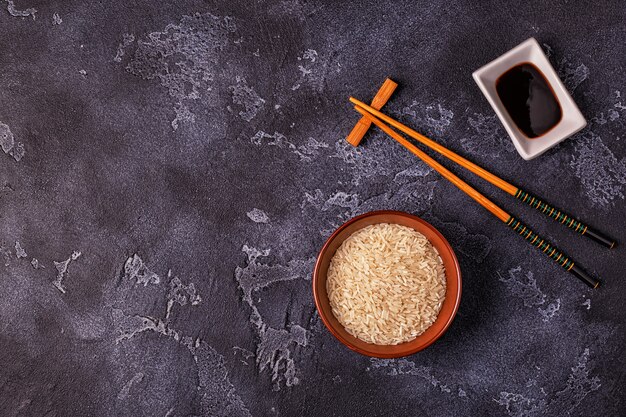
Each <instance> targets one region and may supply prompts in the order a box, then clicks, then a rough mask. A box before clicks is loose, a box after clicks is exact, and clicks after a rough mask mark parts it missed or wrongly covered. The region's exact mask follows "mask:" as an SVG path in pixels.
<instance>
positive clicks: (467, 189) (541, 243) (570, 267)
mask: <svg viewBox="0 0 626 417" xmlns="http://www.w3.org/2000/svg"><path fill="white" fill-rule="evenodd" d="M355 109H356V111H358V112H359V113H361V114H362V115H363V116H364V117H367V118H368V119H369V121H370V122H371V123H374V124H375V125H376V126H377V127H379V128H380V129H381V130H382V131H383V132H385V133H386V134H387V135H389V136H391V137H392V138H393V139H395V140H396V141H398V142H399V143H400V144H401V145H402V146H404V147H405V148H406V149H408V150H409V151H410V152H411V153H413V154H414V155H415V156H417V157H418V158H420V159H421V160H422V161H424V162H425V163H426V164H427V165H428V166H430V167H431V168H433V169H434V170H435V171H437V172H438V173H440V174H441V175H442V176H443V177H444V178H446V179H447V180H448V181H450V182H451V183H452V184H454V185H455V186H456V187H458V188H459V189H460V190H461V191H463V192H464V193H465V194H467V195H469V196H470V197H471V198H473V199H474V200H475V201H477V202H478V204H480V205H481V206H483V207H484V208H486V209H487V210H489V212H490V213H492V214H493V215H494V216H496V217H497V218H498V219H500V220H501V221H503V222H504V223H506V224H507V226H509V227H511V228H512V229H513V230H514V231H516V232H517V233H518V234H520V235H521V236H523V237H524V238H525V239H526V240H528V241H529V242H530V243H531V244H532V245H533V246H535V247H537V248H538V249H539V250H541V251H542V252H543V253H546V254H547V255H548V256H549V257H551V258H552V259H553V260H554V261H556V262H557V263H558V264H559V265H560V266H561V267H563V268H564V269H565V270H567V271H569V272H571V273H572V274H574V275H576V276H577V277H578V278H580V279H581V280H582V281H583V282H585V283H586V284H587V285H589V286H590V287H592V288H597V287H598V286H599V285H600V281H598V280H597V279H595V278H593V277H592V276H590V275H589V274H587V273H586V272H585V271H584V270H582V269H581V268H579V267H578V266H577V265H575V264H574V261H572V260H571V259H570V258H569V257H568V256H566V255H565V254H564V253H563V252H561V251H560V250H558V249H557V248H556V247H554V246H553V245H551V244H550V243H548V242H547V241H546V240H545V239H543V238H541V237H540V236H539V235H537V234H536V233H535V232H533V231H532V230H531V229H530V228H528V226H526V225H524V224H523V223H522V222H520V221H519V220H517V219H516V218H514V217H513V216H511V215H510V214H508V213H507V212H506V211H504V210H503V209H501V208H500V207H498V206H497V205H496V204H495V203H493V202H492V201H491V200H489V199H488V198H487V197H485V196H484V195H482V194H481V193H480V192H479V191H477V190H476V189H474V188H473V187H472V186H470V185H469V184H467V183H466V182H465V181H463V180H462V179H460V178H459V177H457V176H456V175H455V174H453V173H452V172H450V171H449V170H448V169H447V168H446V167H444V166H443V165H441V164H440V163H439V162H437V161H435V160H434V159H433V158H431V157H430V156H428V155H427V154H426V153H424V152H423V151H422V150H421V149H419V148H418V147H417V146H415V145H413V144H412V143H411V142H409V141H408V140H407V139H406V138H404V137H403V136H402V135H400V134H399V133H397V132H395V131H394V130H393V129H391V128H390V127H389V126H387V125H386V124H385V123H384V122H383V121H381V120H380V119H378V118H376V117H374V116H373V115H372V114H370V113H369V112H367V111H366V110H365V109H364V108H362V107H360V106H355Z"/></svg>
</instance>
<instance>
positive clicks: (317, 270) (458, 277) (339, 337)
mask: <svg viewBox="0 0 626 417" xmlns="http://www.w3.org/2000/svg"><path fill="white" fill-rule="evenodd" d="M375 215H398V216H402V217H407V218H410V219H412V220H415V221H417V222H419V223H422V224H423V225H424V226H426V227H427V228H429V229H430V230H432V231H433V232H434V233H435V235H437V236H438V237H439V238H440V239H441V241H442V242H443V244H444V247H445V248H446V249H447V250H448V251H449V252H450V255H451V257H452V260H453V263H454V271H455V276H456V281H457V283H458V291H457V292H456V297H455V299H454V305H453V308H452V311H451V313H450V315H449V317H447V318H446V320H445V323H444V324H443V326H442V327H441V329H440V330H439V331H438V332H437V333H435V334H434V335H433V336H432V338H431V339H430V340H428V341H427V342H426V343H424V344H422V345H418V346H416V347H415V348H412V349H409V350H407V351H405V352H401V353H397V354H393V353H390V354H385V353H374V352H370V351H367V350H364V349H362V348H361V347H358V346H355V345H354V344H352V342H350V341H349V340H347V339H346V338H344V337H343V336H342V335H341V334H339V333H338V332H337V331H336V330H335V329H334V327H333V326H332V325H331V323H330V321H329V320H328V318H327V317H326V316H325V314H324V313H323V312H322V311H323V310H322V309H321V307H320V305H321V300H320V294H319V292H318V289H317V285H316V283H317V281H318V280H319V275H320V268H321V263H322V258H323V255H324V254H325V253H326V252H327V251H328V247H329V246H330V244H331V242H333V241H334V240H335V239H336V238H337V236H338V235H339V234H340V233H341V232H342V231H343V230H344V229H346V228H347V227H348V226H350V225H351V224H353V223H356V222H358V221H360V220H362V219H364V218H367V217H372V216H375ZM312 278H313V279H312V280H311V281H312V282H311V283H312V286H313V299H314V301H315V308H316V309H317V313H318V315H319V316H320V318H321V319H322V322H323V323H324V326H326V328H327V329H328V331H329V332H330V333H331V334H332V335H333V336H334V337H335V338H336V339H337V340H339V341H340V342H341V343H342V344H343V345H345V346H346V347H348V348H349V349H350V350H353V351H355V352H357V353H360V354H362V355H365V356H369V357H374V358H385V359H390V358H401V357H405V356H409V355H412V354H414V353H417V352H419V351H421V350H424V349H426V348H427V347H429V346H430V345H432V344H433V343H435V342H436V341H437V340H439V338H440V337H441V336H442V335H443V334H444V333H445V332H446V330H448V328H449V327H450V325H451V324H452V322H453V321H454V318H455V317H456V314H457V311H458V309H459V305H460V304H461V292H462V277H461V267H460V264H459V260H458V258H457V257H456V253H455V252H454V250H453V249H452V246H451V245H450V243H449V242H448V240H447V239H446V238H445V237H444V236H443V235H442V234H441V232H439V230H437V229H436V228H435V227H434V226H433V225H431V224H430V223H428V222H427V221H425V220H423V219H422V218H420V217H418V216H415V215H413V214H410V213H406V212H403V211H396V210H376V211H369V212H367V213H363V214H360V215H358V216H355V217H353V218H351V219H350V220H348V221H346V222H345V223H343V224H342V225H341V226H339V227H338V228H337V229H336V230H335V231H334V232H333V233H332V234H331V235H330V236H329V237H328V239H326V242H324V245H323V246H322V248H321V249H320V251H319V254H318V255H317V259H316V261H315V267H314V269H313V277H312ZM331 314H332V313H331ZM414 340H415V339H413V340H411V341H409V342H405V343H412V342H413V341H414Z"/></svg>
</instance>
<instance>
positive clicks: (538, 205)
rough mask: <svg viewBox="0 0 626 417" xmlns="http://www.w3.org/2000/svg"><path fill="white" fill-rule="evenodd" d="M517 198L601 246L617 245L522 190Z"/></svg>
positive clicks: (519, 189) (517, 194) (518, 190)
mask: <svg viewBox="0 0 626 417" xmlns="http://www.w3.org/2000/svg"><path fill="white" fill-rule="evenodd" d="M515 197H516V198H518V199H519V200H522V201H523V202H524V203H526V204H528V205H529V206H531V207H532V208H535V209H537V210H539V211H540V212H542V213H543V214H545V215H546V216H548V217H552V218H553V219H554V220H556V221H557V222H559V223H561V224H564V225H565V226H567V227H569V228H570V229H574V231H575V232H578V233H580V234H581V235H583V236H587V237H588V238H591V239H592V240H595V241H596V242H598V243H599V244H601V245H604V246H606V247H607V248H609V249H613V248H614V247H615V245H616V244H617V243H616V242H615V240H613V239H611V238H609V237H607V236H604V235H603V234H602V233H600V232H598V231H595V230H593V229H590V228H589V226H587V225H586V224H584V223H583V222H580V221H578V220H576V219H575V218H573V217H572V216H570V215H568V214H566V213H564V212H562V211H561V210H559V209H557V208H555V207H553V206H551V205H549V204H548V203H546V202H544V201H541V200H540V199H538V198H537V197H535V196H534V195H532V194H529V193H527V192H526V191H524V190H522V189H521V188H518V189H517V192H516V193H515Z"/></svg>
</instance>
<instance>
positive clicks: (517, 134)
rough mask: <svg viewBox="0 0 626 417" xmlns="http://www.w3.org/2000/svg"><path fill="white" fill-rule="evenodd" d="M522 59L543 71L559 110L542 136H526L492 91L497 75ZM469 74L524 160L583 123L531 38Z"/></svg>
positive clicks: (545, 58) (576, 129)
mask: <svg viewBox="0 0 626 417" xmlns="http://www.w3.org/2000/svg"><path fill="white" fill-rule="evenodd" d="M522 63H530V64H533V65H534V66H535V67H537V68H538V69H539V70H540V71H541V72H542V73H543V75H544V77H545V79H546V80H547V81H548V83H549V84H550V86H551V87H552V90H553V92H554V95H555V96H556V98H557V100H558V102H559V105H560V106H561V112H562V117H561V120H560V121H559V122H558V123H557V124H556V126H554V127H553V128H552V129H550V130H549V131H547V132H546V133H544V134H543V135H542V136H540V137H537V138H533V139H530V138H528V137H527V136H526V135H525V134H524V133H522V131H521V130H520V129H519V128H518V127H517V125H516V124H515V122H514V121H513V119H512V118H511V116H510V115H509V113H508V111H507V110H506V108H505V107H504V105H503V104H502V101H501V100H500V97H499V96H498V93H497V91H496V81H497V80H498V78H499V77H500V76H501V75H502V74H504V73H505V72H506V71H508V70H509V69H511V68H513V67H514V66H516V65H518V64H522ZM472 76H473V77H474V80H475V81H476V83H477V84H478V86H479V87H480V89H481V91H482V92H483V94H484V95H485V97H486V98H487V100H488V101H489V104H491V107H493V110H494V111H495V112H496V114H497V115H498V118H499V119H500V121H501V122H502V124H503V125H504V128H505V129H506V131H507V133H508V134H509V136H510V137H511V139H512V140H513V144H514V145H515V149H517V152H519V154H520V155H521V156H522V158H524V159H525V160H530V159H533V158H535V157H537V156H539V155H541V154H542V153H544V152H545V151H547V150H548V149H550V148H552V147H553V146H556V145H557V144H558V143H560V142H562V141H564V140H565V139H567V138H568V137H570V136H572V135H573V134H574V133H576V132H578V131H579V130H581V129H582V128H584V127H585V126H586V125H587V122H586V120H585V118H584V116H583V115H582V113H581V112H580V110H579V109H578V106H576V103H574V100H573V99H572V97H571V96H570V94H569V93H568V92H567V90H566V89H565V86H564V85H563V83H562V82H561V80H560V79H559V77H558V75H557V74H556V71H554V68H552V65H550V61H548V58H547V57H546V55H545V54H544V53H543V50H542V49H541V46H539V43H538V42H537V41H536V40H535V39H534V38H530V39H528V40H526V41H524V42H522V43H521V44H519V45H517V46H516V47H515V48H513V49H511V50H510V51H508V52H507V53H505V54H504V55H502V56H500V57H498V58H496V59H495V60H493V61H491V62H490V63H488V64H487V65H485V66H483V67H481V68H479V69H478V70H476V71H474V73H473V74H472Z"/></svg>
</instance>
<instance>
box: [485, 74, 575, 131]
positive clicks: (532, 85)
mask: <svg viewBox="0 0 626 417" xmlns="http://www.w3.org/2000/svg"><path fill="white" fill-rule="evenodd" d="M496 91H497V92H498V97H500V100H501V101H502V104H503V105H504V108H505V109H506V111H507V112H508V113H509V115H510V116H511V119H513V121H514V122H515V124H516V125H517V127H518V128H519V130H521V131H522V133H524V134H525V135H526V136H527V137H528V138H530V139H534V138H537V137H539V136H541V135H543V134H544V133H546V132H547V131H548V130H550V129H552V128H553V127H554V126H556V125H557V124H558V123H559V121H561V117H562V116H563V112H562V111H561V105H560V104H559V101H558V100H557V98H556V96H555V95H554V91H553V90H552V87H550V84H549V83H548V80H546V78H545V77H544V75H543V74H542V73H541V71H540V70H539V69H538V68H537V67H535V66H534V65H533V64H530V63H527V62H525V63H523V64H519V65H516V66H515V67H513V68H511V69H509V70H508V71H507V72H505V73H504V74H502V75H501V76H500V77H499V78H498V80H497V81H496Z"/></svg>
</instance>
